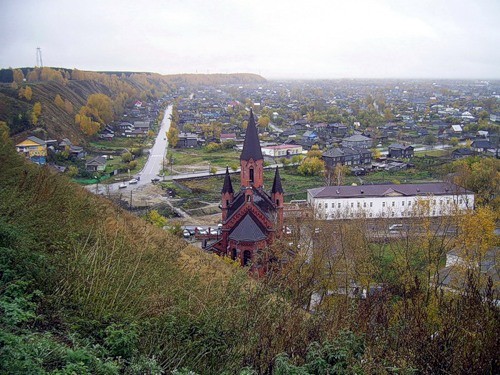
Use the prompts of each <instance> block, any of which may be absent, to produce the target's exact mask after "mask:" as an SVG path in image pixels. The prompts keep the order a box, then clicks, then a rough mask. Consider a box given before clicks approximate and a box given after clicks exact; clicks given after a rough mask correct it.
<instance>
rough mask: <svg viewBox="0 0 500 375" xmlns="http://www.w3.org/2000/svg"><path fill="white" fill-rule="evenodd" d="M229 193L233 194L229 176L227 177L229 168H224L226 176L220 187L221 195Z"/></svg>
mask: <svg viewBox="0 0 500 375" xmlns="http://www.w3.org/2000/svg"><path fill="white" fill-rule="evenodd" d="M224 193H230V194H233V193H234V190H233V184H232V183H231V176H230V175H229V168H228V167H226V175H225V177H224V185H223V186H222V194H224Z"/></svg>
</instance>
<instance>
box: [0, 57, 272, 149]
mask: <svg viewBox="0 0 500 375" xmlns="http://www.w3.org/2000/svg"><path fill="white" fill-rule="evenodd" d="M262 81H265V80H264V79H263V78H262V77H260V76H258V75H255V74H208V75H205V74H179V75H170V76H168V75H167V76H165V75H160V74H156V73H132V72H88V71H81V70H77V69H63V68H49V67H44V68H21V69H2V70H0V121H3V122H6V123H7V125H8V126H9V128H10V133H11V136H14V137H16V139H18V138H21V137H23V136H25V134H26V132H28V131H29V132H36V133H37V134H38V135H39V136H40V137H41V138H44V137H47V138H57V137H59V138H60V137H61V135H63V136H64V137H67V138H70V139H71V140H72V141H73V142H76V143H80V144H81V143H85V142H86V141H87V140H88V138H89V135H93V134H95V132H92V131H89V130H91V129H95V127H96V125H95V124H96V123H97V122H101V121H97V119H94V120H93V121H86V120H84V121H86V122H85V125H84V126H81V122H80V121H75V115H76V114H81V113H80V111H81V108H82V107H84V106H86V105H87V103H88V99H89V97H91V96H92V95H95V94H101V95H106V96H107V97H109V98H110V101H111V105H112V112H113V113H112V117H111V120H113V119H118V118H119V116H120V115H121V114H122V113H123V110H124V107H125V106H126V105H127V104H130V103H131V102H132V101H134V100H147V99H153V98H160V97H162V96H163V95H164V94H166V93H168V92H170V91H171V90H172V89H174V88H176V87H179V86H186V87H189V86H192V85H207V84H214V83H217V84H220V83H248V82H262ZM37 103H39V104H38V105H39V106H40V113H39V114H38V116H36V119H35V117H34V116H33V113H34V111H35V112H36V110H37V109H36V108H35V105H37ZM84 112H86V110H84ZM79 120H80V119H79ZM100 120H105V119H100ZM106 120H109V119H106ZM101 125H102V123H101ZM89 133H90V134H89Z"/></svg>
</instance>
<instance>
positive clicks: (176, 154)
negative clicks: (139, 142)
mask: <svg viewBox="0 0 500 375" xmlns="http://www.w3.org/2000/svg"><path fill="white" fill-rule="evenodd" d="M169 152H171V153H172V156H173V158H174V165H173V168H174V169H175V168H176V166H181V165H182V166H187V167H189V166H193V165H196V164H201V165H206V166H207V168H208V165H209V163H210V165H213V166H216V167H221V168H224V167H226V166H231V165H233V164H234V163H236V164H238V165H239V160H240V153H241V152H239V151H236V150H219V151H216V152H207V151H206V150H204V149H182V150H176V149H171V151H169Z"/></svg>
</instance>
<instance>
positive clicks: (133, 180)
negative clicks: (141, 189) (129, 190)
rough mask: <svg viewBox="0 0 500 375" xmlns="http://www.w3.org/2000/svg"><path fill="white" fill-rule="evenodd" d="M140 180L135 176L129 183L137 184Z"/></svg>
mask: <svg viewBox="0 0 500 375" xmlns="http://www.w3.org/2000/svg"><path fill="white" fill-rule="evenodd" d="M138 182H139V180H137V179H136V178H133V179H131V180H130V181H129V182H128V184H129V185H133V184H137V183H138Z"/></svg>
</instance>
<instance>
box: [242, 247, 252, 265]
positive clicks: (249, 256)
mask: <svg viewBox="0 0 500 375" xmlns="http://www.w3.org/2000/svg"><path fill="white" fill-rule="evenodd" d="M251 261H252V253H251V252H250V251H249V250H245V252H244V253H243V265H244V266H248V264H249V263H250V262H251Z"/></svg>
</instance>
